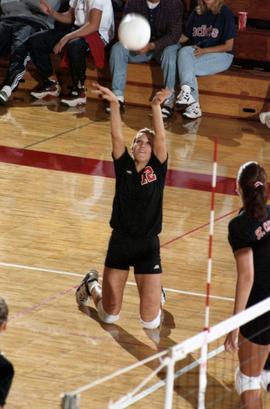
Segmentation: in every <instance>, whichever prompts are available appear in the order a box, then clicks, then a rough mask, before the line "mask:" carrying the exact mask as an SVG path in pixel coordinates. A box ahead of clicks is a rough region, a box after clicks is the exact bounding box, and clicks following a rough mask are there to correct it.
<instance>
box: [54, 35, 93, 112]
mask: <svg viewBox="0 0 270 409" xmlns="http://www.w3.org/2000/svg"><path fill="white" fill-rule="evenodd" d="M66 47H67V56H68V63H69V67H70V71H71V77H72V84H73V86H72V90H71V93H70V95H69V96H68V97H67V98H64V99H62V100H61V102H63V103H64V104H66V105H69V106H77V105H81V104H86V91H85V88H84V82H85V72H86V57H87V55H89V47H88V44H87V42H86V41H85V40H84V39H83V38H75V39H74V40H71V41H69V42H68V44H67V46H66Z"/></svg>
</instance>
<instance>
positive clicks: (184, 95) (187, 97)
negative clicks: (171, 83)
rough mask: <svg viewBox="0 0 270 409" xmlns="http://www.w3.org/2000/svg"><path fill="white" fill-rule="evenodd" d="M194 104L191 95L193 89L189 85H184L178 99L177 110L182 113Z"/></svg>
mask: <svg viewBox="0 0 270 409" xmlns="http://www.w3.org/2000/svg"><path fill="white" fill-rule="evenodd" d="M194 102H195V99H194V98H193V96H192V95H191V88H190V87H189V86H188V85H182V87H181V91H180V93H179V94H178V96H177V98H176V102H175V109H176V110H177V111H182V110H183V109H185V108H186V107H187V106H189V105H191V104H193V103H194Z"/></svg>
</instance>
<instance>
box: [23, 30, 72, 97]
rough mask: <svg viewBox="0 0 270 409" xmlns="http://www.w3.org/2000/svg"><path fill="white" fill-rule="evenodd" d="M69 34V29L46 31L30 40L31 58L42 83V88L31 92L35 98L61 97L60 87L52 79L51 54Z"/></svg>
mask: <svg viewBox="0 0 270 409" xmlns="http://www.w3.org/2000/svg"><path fill="white" fill-rule="evenodd" d="M68 32H69V28H67V30H64V29H63V30H58V29H53V30H46V31H43V32H41V33H36V34H34V35H32V36H31V37H30V38H29V51H30V57H31V59H32V61H33V63H34V64H35V66H36V68H37V73H38V76H39V78H40V81H41V84H40V88H39V89H38V90H36V91H32V92H31V95H32V96H33V97H35V98H38V99H39V98H44V97H46V96H47V95H52V96H58V95H59V93H60V87H59V85H58V84H57V82H55V81H52V80H51V79H50V77H51V76H52V75H53V67H52V63H51V58H50V54H51V53H52V52H53V48H54V46H55V45H56V44H57V43H58V41H59V40H61V38H62V37H64V35H65V34H67V33H68Z"/></svg>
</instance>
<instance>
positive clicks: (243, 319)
mask: <svg viewBox="0 0 270 409" xmlns="http://www.w3.org/2000/svg"><path fill="white" fill-rule="evenodd" d="M269 310H270V297H269V298H267V299H266V300H264V301H262V302H260V303H258V304H256V305H254V306H252V307H250V308H249V309H247V310H245V311H243V312H241V313H239V314H237V315H235V316H233V317H231V318H228V319H226V320H224V321H222V322H220V323H219V324H217V325H215V326H213V327H211V328H210V329H209V330H208V331H203V332H200V333H199V334H197V335H195V336H193V337H191V338H189V339H187V340H185V341H183V342H181V343H180V344H177V345H174V346H173V347H171V348H170V349H167V350H164V351H162V352H159V353H157V354H155V355H152V356H150V357H147V358H146V359H144V360H141V361H138V362H136V363H135V364H133V365H130V366H129V367H126V368H123V369H120V370H118V371H116V372H114V373H112V374H110V375H108V376H105V377H103V378H101V379H97V380H96V381H94V382H91V383H89V384H87V385H84V386H81V387H79V388H77V389H75V390H73V391H70V392H66V393H64V394H63V395H62V396H61V407H62V408H63V409H79V408H80V409H86V408H88V409H91V408H98V409H101V408H104V409H105V408H108V409H122V408H128V407H130V406H133V407H134V408H146V407H149V408H152V407H153V408H155V409H156V408H157V409H159V408H160V409H161V408H162V409H172V408H173V409H176V408H179V409H191V408H192V409H194V408H195V409H204V408H207V409H208V408H209V409H210V408H215V409H216V408H218V409H236V408H241V405H240V398H239V396H238V395H237V393H236V391H235V387H234V374H235V371H236V368H237V366H238V360H237V354H233V353H227V352H225V351H224V346H223V343H224V339H225V337H226V335H227V334H228V333H229V332H231V331H233V330H234V329H236V328H239V327H241V326H242V325H244V324H245V323H247V322H250V321H252V320H253V319H255V318H257V317H259V316H261V315H263V314H265V313H266V312H268V311H269ZM267 329H268V328H265V330H267ZM250 359H256V357H250ZM98 388H99V389H100V391H99V392H98V393H97V394H96V395H95V389H98ZM268 395H270V394H268ZM95 396H96V397H95ZM101 397H103V398H104V400H103V401H102V402H101V401H100V399H101ZM269 397H270V396H269ZM264 399H266V400H267V399H268V404H270V399H269V398H268V396H267V394H265V395H264ZM269 407H270V406H269Z"/></svg>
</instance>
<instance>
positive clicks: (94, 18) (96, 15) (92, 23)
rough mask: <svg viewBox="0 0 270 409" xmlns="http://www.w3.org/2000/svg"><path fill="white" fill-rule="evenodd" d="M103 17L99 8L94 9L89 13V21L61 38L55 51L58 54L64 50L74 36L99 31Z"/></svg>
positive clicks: (78, 36) (82, 35)
mask: <svg viewBox="0 0 270 409" xmlns="http://www.w3.org/2000/svg"><path fill="white" fill-rule="evenodd" d="M101 17H102V11H101V10H98V9H92V10H91V11H90V13H89V21H88V22H87V23H86V24H84V25H83V26H82V27H80V28H78V29H77V30H74V31H71V32H70V33H68V34H66V35H65V36H64V37H63V38H61V40H60V41H59V42H58V43H57V44H56V46H55V47H54V49H53V51H54V53H55V54H58V53H60V52H61V51H62V49H63V48H64V46H65V45H66V44H67V43H68V42H69V41H70V40H73V39H74V38H80V37H85V36H87V35H89V34H92V33H94V32H96V31H98V29H99V26H100V21H101Z"/></svg>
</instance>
